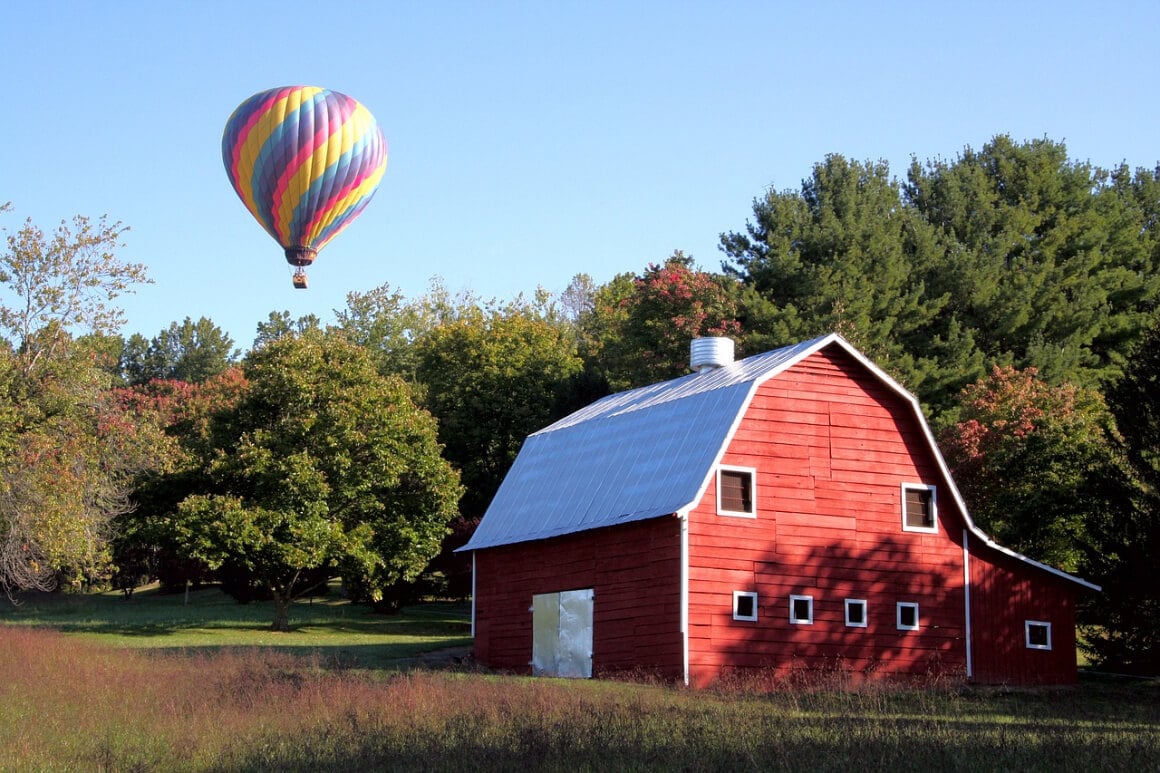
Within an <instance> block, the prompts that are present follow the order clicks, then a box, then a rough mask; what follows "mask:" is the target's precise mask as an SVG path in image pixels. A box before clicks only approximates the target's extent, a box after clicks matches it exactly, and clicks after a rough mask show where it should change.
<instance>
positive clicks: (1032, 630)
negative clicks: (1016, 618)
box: [1023, 620, 1051, 650]
mask: <svg viewBox="0 0 1160 773" xmlns="http://www.w3.org/2000/svg"><path fill="white" fill-rule="evenodd" d="M1023 632H1024V635H1025V637H1026V641H1027V648H1028V649H1032V650H1049V649H1051V623H1045V622H1043V621H1042V620H1027V621H1025V622H1024V623H1023Z"/></svg>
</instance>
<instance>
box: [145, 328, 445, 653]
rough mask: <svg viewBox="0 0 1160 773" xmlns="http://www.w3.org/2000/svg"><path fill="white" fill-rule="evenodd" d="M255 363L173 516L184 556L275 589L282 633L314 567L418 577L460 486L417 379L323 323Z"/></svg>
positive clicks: (364, 577)
mask: <svg viewBox="0 0 1160 773" xmlns="http://www.w3.org/2000/svg"><path fill="white" fill-rule="evenodd" d="M244 368H245V375H246V378H247V380H248V387H247V388H246V390H245V392H244V394H243V395H242V396H241V399H240V400H239V402H238V404H237V406H236V408H234V409H233V410H231V411H226V412H223V413H221V414H218V415H216V416H214V417H211V424H212V425H213V426H212V427H211V432H210V433H209V435H210V437H211V438H212V439H213V440H214V442H212V443H211V448H209V449H206V453H204V455H203V457H202V459H203V464H204V466H205V469H206V470H207V473H208V475H207V479H208V481H209V483H210V485H208V486H206V487H205V488H204V489H202V490H200V491H195V492H193V493H191V494H190V495H189V496H187V497H186V498H185V499H184V500H182V502H181V504H180V505H179V506H178V507H177V509H176V512H173V513H170V514H169V516H168V518H167V524H168V526H169V528H170V529H171V533H173V534H174V535H176V537H177V541H178V542H179V543H180V544H181V545H182V546H183V548H184V552H185V554H186V555H188V556H190V557H194V558H197V559H200V560H202V561H205V562H206V563H207V564H209V565H210V566H211V567H215V568H221V567H227V566H228V567H231V568H233V569H235V570H242V571H245V572H248V573H250V574H251V575H252V576H253V578H254V579H255V580H256V581H258V582H260V583H261V584H262V585H263V586H264V587H265V588H266V589H268V590H269V591H270V592H271V594H272V595H273V598H274V603H275V609H276V612H275V619H274V623H273V626H272V628H273V629H274V630H280V631H281V630H287V629H288V626H289V621H288V615H289V604H290V601H291V600H292V599H293V598H294V596H295V594H296V593H298V592H299V591H300V590H301V584H300V583H301V580H302V578H303V577H304V573H306V572H307V571H308V570H311V569H323V570H327V571H331V572H335V573H340V574H342V576H343V578H344V580H345V581H346V583H347V585H348V587H353V588H356V589H362V590H364V591H365V592H366V593H367V594H368V595H370V596H371V597H374V596H377V595H378V594H380V593H381V592H382V589H383V588H385V587H388V586H390V585H391V584H393V583H395V582H398V581H400V580H410V579H413V578H415V577H416V576H417V575H418V574H419V573H420V572H421V571H422V570H423V568H424V567H425V566H426V564H427V562H428V561H429V560H430V559H431V557H432V556H434V555H435V553H436V552H437V551H438V550H439V546H440V541H441V539H442V538H443V536H444V534H446V532H447V524H448V522H449V521H450V520H451V519H452V518H453V517H454V515H455V512H456V510H455V504H456V502H457V501H458V498H459V495H460V493H461V489H460V486H459V482H458V477H457V475H456V474H455V472H454V471H453V470H452V468H451V467H450V465H448V464H447V462H446V461H444V460H443V458H442V457H441V456H440V447H439V445H438V443H437V441H436V427H435V422H434V420H433V419H432V417H431V416H430V415H429V414H427V413H426V412H425V411H422V410H421V409H419V408H417V407H416V406H415V404H414V403H413V401H412V399H411V393H410V390H409V388H408V387H407V385H406V384H405V383H404V382H403V381H401V380H400V379H398V378H396V377H383V376H380V375H379V374H378V373H377V372H376V370H375V368H374V364H373V362H372V361H371V359H370V357H369V356H368V355H367V353H366V352H365V351H364V350H362V349H361V348H359V347H357V346H355V345H353V344H351V343H349V342H348V341H346V340H345V338H344V337H343V336H342V335H339V334H337V333H332V334H325V333H322V332H320V331H317V330H307V331H305V332H303V333H301V334H286V335H282V336H281V337H279V338H277V339H276V340H272V341H270V342H268V343H266V344H265V345H263V346H261V347H259V348H257V349H255V350H253V351H251V352H250V354H249V356H248V357H247V358H246V360H245V363H244Z"/></svg>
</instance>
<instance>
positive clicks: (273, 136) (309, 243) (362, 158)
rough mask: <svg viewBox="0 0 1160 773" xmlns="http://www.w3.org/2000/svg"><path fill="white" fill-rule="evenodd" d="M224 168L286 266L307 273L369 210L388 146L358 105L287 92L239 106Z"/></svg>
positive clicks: (328, 94)
mask: <svg viewBox="0 0 1160 773" xmlns="http://www.w3.org/2000/svg"><path fill="white" fill-rule="evenodd" d="M222 160H223V161H224V162H225V166H226V174H228V175H229V178H230V183H232V184H233V186H234V190H235V191H236V192H237V194H238V197H239V198H241V200H242V203H243V204H245V205H246V209H248V210H250V214H252V215H253V216H254V218H255V219H257V221H258V222H259V223H260V224H261V225H262V227H263V228H265V229H266V232H267V233H269V234H270V235H271V236H273V237H274V239H275V240H276V241H277V242H278V243H279V244H281V245H282V247H284V248H285V250H286V260H287V261H289V262H290V263H292V264H294V265H297V266H304V265H307V264H309V263H310V262H311V261H312V260H313V259H314V257H315V255H316V254H317V252H318V250H320V249H322V248H323V247H324V246H325V245H326V243H327V242H329V241H330V240H331V239H333V238H334V237H335V236H337V235H338V233H339V232H340V231H342V229H344V228H346V227H347V226H348V225H350V223H351V221H352V220H354V219H355V218H356V217H358V215H359V213H361V212H362V211H363V209H364V208H365V207H366V205H367V204H369V203H370V200H371V197H372V196H374V193H375V189H376V188H378V185H379V181H380V180H382V177H383V172H384V171H386V168H387V142H386V140H385V139H384V138H383V133H382V131H381V130H380V129H379V125H378V123H377V122H376V121H375V119H374V116H372V115H371V113H370V111H369V110H367V109H366V108H365V107H364V106H363V105H362V104H360V103H359V102H357V101H356V100H354V99H352V98H350V97H348V96H346V95H345V94H339V93H338V92H337V91H330V90H328V89H322V88H318V87H316V86H286V87H283V88H277V89H270V90H269V91H263V92H261V93H259V94H255V95H254V96H252V97H250V98H249V99H247V100H246V101H245V102H243V103H242V104H241V105H239V106H238V109H237V110H235V111H234V113H233V115H231V116H230V119H229V121H227V122H226V128H225V132H224V133H223V134H222Z"/></svg>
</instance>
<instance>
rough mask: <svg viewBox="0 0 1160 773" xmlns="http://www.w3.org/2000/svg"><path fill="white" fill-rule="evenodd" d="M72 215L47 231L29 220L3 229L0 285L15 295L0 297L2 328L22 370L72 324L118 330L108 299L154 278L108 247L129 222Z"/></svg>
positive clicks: (47, 353)
mask: <svg viewBox="0 0 1160 773" xmlns="http://www.w3.org/2000/svg"><path fill="white" fill-rule="evenodd" d="M5 208H7V205H5ZM0 211H3V209H0ZM72 222H73V224H72V226H71V227H70V226H69V224H68V223H66V222H65V221H61V223H60V225H59V226H58V227H57V229H56V232H55V233H53V234H51V235H50V236H49V235H46V234H45V233H44V232H43V231H42V230H41V229H40V228H38V227H37V226H35V225H34V224H33V223H32V220H31V219H29V220H26V221H25V223H24V226H23V227H22V228H21V229H20V230H19V231H17V232H16V233H9V234H8V237H7V243H8V251H7V252H5V253H4V254H3V256H0V285H3V286H4V287H5V288H6V290H7V292H8V293H9V294H11V295H13V296H15V303H8V302H5V303H4V304H2V305H0V330H2V331H3V332H4V333H5V334H6V336H7V337H8V340H9V341H11V342H13V343H14V344H16V345H17V346H18V347H19V348H18V352H19V355H20V363H21V368H22V370H24V371H25V372H26V373H30V372H31V371H32V370H34V369H35V368H36V366H37V365H38V364H39V363H40V362H41V360H42V359H45V358H51V356H52V355H53V353H54V352H55V351H56V350H57V348H58V347H60V346H62V345H65V344H66V343H67V342H68V341H70V340H71V335H72V334H74V333H76V332H85V333H96V334H109V333H114V332H116V330H117V329H118V328H119V327H120V326H121V324H123V322H124V314H123V312H122V311H121V310H120V309H119V308H118V307H116V306H113V305H112V303H111V301H112V300H113V299H114V298H116V297H117V296H119V295H121V294H123V293H126V292H132V288H133V286H134V285H136V284H140V283H148V282H150V281H151V280H149V279H148V277H147V276H146V274H145V267H144V266H143V265H141V264H139V263H125V262H122V261H120V260H118V259H117V258H116V256H115V255H114V253H113V251H114V250H115V249H116V248H118V247H120V246H122V245H121V244H120V239H121V236H122V234H124V233H125V232H126V231H127V230H129V229H128V227H127V226H122V225H121V224H120V223H112V224H109V223H108V222H107V220H106V218H105V217H101V218H100V219H99V220H98V221H97V222H96V223H95V224H94V223H92V222H91V221H90V220H89V218H87V217H83V216H81V215H77V216H76V217H74V218H73V221H72ZM4 230H5V231H7V229H4Z"/></svg>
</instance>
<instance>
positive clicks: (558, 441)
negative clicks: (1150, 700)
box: [460, 333, 1096, 589]
mask: <svg viewBox="0 0 1160 773" xmlns="http://www.w3.org/2000/svg"><path fill="white" fill-rule="evenodd" d="M828 346H837V347H840V348H841V349H843V350H844V351H846V352H847V353H849V354H850V355H851V356H853V357H854V358H855V359H857V360H858V361H859V362H860V363H861V364H862V365H864V366H865V367H866V368H867V369H868V370H869V371H871V372H872V373H873V374H874V375H875V376H876V377H877V378H878V379H879V380H881V381H882V383H883V384H885V385H886V386H888V387H889V388H890V389H892V390H893V391H895V392H896V393H897V394H898V395H899V396H901V397H902V398H904V399H905V400H907V401H908V402H909V403H910V404H911V405H912V407H913V410H914V413H915V416H916V418H917V420H918V423H919V425H920V426H921V427H922V429H923V431H924V432H925V434H926V439H927V441H928V443H929V445H930V449H931V451H932V453H933V454H934V457H935V458H936V459H937V461H938V464H939V466H940V469H941V470H942V472H943V475H944V477H945V480H946V483H947V486H948V487H949V489H950V492H951V494H952V495H953V497H954V499H955V501H956V502H957V503H958V505H959V509H960V511H961V512H962V513H963V514H964V517H965V518H966V520H967V527H968V529H969V530H970V531H971V532H972V534H974V535H975V536H977V537H978V538H980V539H982V540H983V541H984V542H985V543H986V544H987V545H989V546H991V547H993V548H995V549H997V550H999V551H1001V552H1003V553H1005V554H1007V555H1010V556H1012V557H1014V558H1017V559H1019V560H1021V561H1025V562H1027V563H1030V564H1033V565H1035V566H1037V567H1040V568H1042V569H1045V570H1047V571H1049V572H1051V573H1053V574H1056V575H1059V576H1061V577H1063V578H1066V579H1068V580H1072V581H1074V582H1077V583H1080V584H1082V585H1084V586H1085V587H1089V588H1093V589H1094V588H1096V586H1094V585H1092V584H1091V583H1088V582H1086V581H1084V580H1080V579H1079V578H1076V577H1073V576H1071V575H1069V574H1066V573H1064V572H1060V571H1059V570H1057V569H1053V568H1052V567H1048V566H1046V565H1043V564H1039V563H1038V562H1035V561H1032V560H1031V559H1028V558H1026V557H1024V556H1021V555H1019V554H1017V553H1014V552H1012V551H1010V550H1007V549H1006V548H1003V547H1001V546H1000V545H998V544H996V543H995V542H993V541H992V540H991V539H990V538H989V537H988V536H987V535H985V534H983V533H982V532H981V531H979V530H978V529H977V528H976V527H975V525H974V524H973V523H972V522H971V520H970V516H969V515H967V508H966V506H965V504H964V503H963V501H962V498H961V496H960V494H959V492H958V489H957V488H955V486H954V481H953V480H952V479H951V476H950V472H949V470H948V469H947V467H946V463H945V462H944V460H943V458H942V454H941V453H939V451H938V448H937V446H936V445H935V442H934V437H933V435H932V434H931V432H930V429H929V427H928V426H927V423H926V420H925V418H924V417H923V415H922V410H921V409H920V407H919V404H918V400H917V399H916V398H915V397H914V396H913V395H911V394H910V393H909V392H907V391H906V390H905V389H903V388H902V387H901V386H900V385H899V384H898V383H897V382H895V381H894V380H893V379H891V378H890V377H889V376H888V375H886V373H884V372H883V371H882V370H881V369H879V368H878V367H877V366H876V365H874V364H873V363H872V362H870V361H869V360H867V359H866V358H865V357H864V356H863V355H862V354H861V353H860V352H858V351H857V350H856V349H855V348H854V347H853V346H851V345H850V344H849V343H848V342H847V341H846V340H845V339H844V338H842V337H841V336H840V335H838V334H836V333H831V334H830V335H827V336H822V337H820V338H815V339H812V340H809V341H804V342H802V343H799V344H794V345H792V346H786V347H783V348H781V349H775V350H774V351H771V352H766V353H764V354H758V355H755V356H752V357H747V358H745V359H743V360H738V361H736V362H733V363H731V364H729V365H726V366H724V367H720V368H715V369H711V370H708V371H704V372H701V373H692V374H690V375H688V376H683V377H681V378H677V379H673V380H671V381H664V382H661V383H659V384H653V385H651V386H646V387H640V388H639V389H632V390H629V391H627V392H621V393H618V394H614V395H609V396H608V397H605V398H603V399H601V400H597V401H596V402H594V403H592V404H591V405H589V406H587V407H586V408H582V409H580V410H579V411H576V412H575V413H573V414H571V415H569V416H566V417H564V418H563V419H560V420H559V421H557V422H555V423H554V424H551V425H550V426H548V427H545V428H544V429H542V430H540V431H538V432H535V433H533V434H531V435H529V436H528V438H527V440H526V441H525V442H524V445H523V447H522V448H521V449H520V452H519V455H518V456H517V457H516V461H515V463H514V464H513V465H512V468H511V470H510V471H509V472H508V474H507V476H506V477H505V478H504V481H503V483H502V484H501V485H500V488H499V491H498V492H496V495H495V498H494V499H493V500H492V502H491V505H490V506H489V507H488V509H487V513H486V514H485V515H484V517H483V519H482V521H481V522H480V524H479V527H478V528H477V529H476V531H475V534H474V535H473V536H472V538H471V540H470V541H469V542H468V543H467V545H465V546H464V547H462V548H460V550H462V551H470V550H480V549H484V548H492V547H498V546H500V545H510V544H515V543H519V542H529V541H533V540H542V539H549V538H552V537H560V536H563V535H566V534H573V533H577V532H582V531H586V530H588V529H598V528H603V527H607V526H615V525H618V524H623V523H630V522H632V521H640V520H645V519H649V518H659V517H663V516H669V515H674V514H683V513H685V512H687V511H688V510H689V509H691V508H692V507H693V506H695V505H696V504H697V503H698V502H699V501H700V499H701V497H702V495H703V494H704V492H705V489H706V487H707V486H708V484H709V481H710V479H711V477H712V475H713V472H714V470H715V468H716V466H717V464H718V462H719V460H720V459H721V457H722V455H723V454H724V453H725V449H726V448H727V446H728V445H729V441H730V439H731V438H732V436H733V432H734V430H735V429H736V427H737V425H738V424H739V423H740V421H741V418H742V416H743V415H744V414H745V411H746V408H747V407H748V405H749V403H750V401H751V399H752V397H753V395H754V393H755V392H756V390H757V387H758V386H759V385H761V384H762V383H764V382H766V381H768V380H770V379H772V378H776V377H777V376H778V375H779V374H780V373H783V372H784V371H786V370H787V369H789V368H790V367H792V366H793V365H795V364H796V363H798V362H800V361H801V360H803V359H805V358H806V357H809V356H810V355H812V354H814V353H816V352H818V351H821V350H822V349H824V348H826V347H828Z"/></svg>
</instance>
